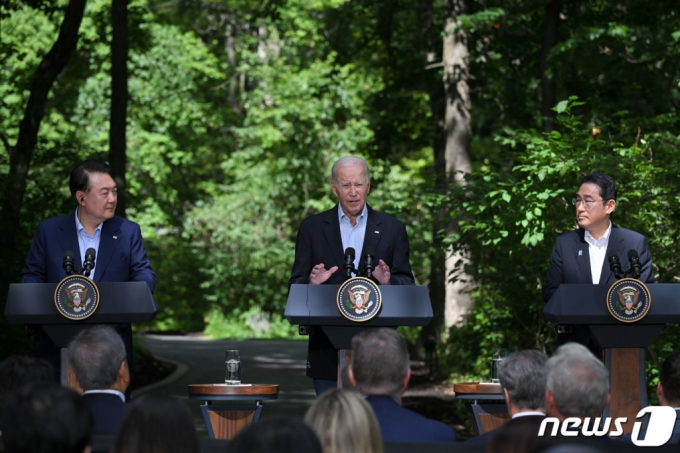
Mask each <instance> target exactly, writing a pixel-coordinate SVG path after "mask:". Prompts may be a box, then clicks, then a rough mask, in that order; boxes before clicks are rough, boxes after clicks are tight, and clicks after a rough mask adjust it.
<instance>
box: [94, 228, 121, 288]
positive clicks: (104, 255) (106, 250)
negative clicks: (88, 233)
mask: <svg viewBox="0 0 680 453" xmlns="http://www.w3.org/2000/svg"><path fill="white" fill-rule="evenodd" d="M121 224H122V219H121V218H119V217H113V218H112V219H109V220H107V221H106V222H104V225H102V234H101V239H100V241H99V251H98V252H97V255H98V256H97V261H96V270H95V273H94V281H95V282H99V281H101V278H102V275H104V271H105V270H106V267H107V266H108V264H109V262H110V261H111V257H112V256H113V252H114V251H115V250H116V247H118V244H119V243H120V241H121V240H122V237H121V229H120V226H121Z"/></svg>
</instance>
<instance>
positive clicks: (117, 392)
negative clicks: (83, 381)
mask: <svg viewBox="0 0 680 453" xmlns="http://www.w3.org/2000/svg"><path fill="white" fill-rule="evenodd" d="M91 393H108V394H110V395H118V397H119V398H120V399H121V400H123V402H125V395H123V394H122V393H121V392H119V391H118V390H113V389H103V390H86V391H84V392H83V395H89V394H91Z"/></svg>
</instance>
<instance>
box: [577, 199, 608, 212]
mask: <svg viewBox="0 0 680 453" xmlns="http://www.w3.org/2000/svg"><path fill="white" fill-rule="evenodd" d="M600 201H604V200H579V199H578V198H574V199H573V200H571V204H573V205H574V206H576V207H578V205H579V204H581V203H583V206H585V208H586V209H590V208H592V207H593V206H595V203H598V202H600Z"/></svg>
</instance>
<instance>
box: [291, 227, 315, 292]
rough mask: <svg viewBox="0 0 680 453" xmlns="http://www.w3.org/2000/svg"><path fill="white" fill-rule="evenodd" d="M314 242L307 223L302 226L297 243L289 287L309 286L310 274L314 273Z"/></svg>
mask: <svg viewBox="0 0 680 453" xmlns="http://www.w3.org/2000/svg"><path fill="white" fill-rule="evenodd" d="M312 267H314V265H313V264H312V241H311V238H310V236H309V231H308V230H307V225H306V222H304V221H303V222H302V223H301V224H300V228H299V229H298V234H297V239H296V241H295V261H293V271H292V272H291V274H290V280H288V287H289V288H290V285H292V284H309V273H310V272H311V271H312Z"/></svg>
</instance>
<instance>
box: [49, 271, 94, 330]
mask: <svg viewBox="0 0 680 453" xmlns="http://www.w3.org/2000/svg"><path fill="white" fill-rule="evenodd" d="M54 305H56V306H57V310H59V313H61V315H62V316H63V317H64V318H66V319H70V320H72V321H81V320H83V319H87V318H89V317H90V316H92V314H93V313H94V312H95V310H96V309H97V307H98V306H99V289H98V288H97V285H95V284H94V282H93V281H92V280H90V279H89V278H87V277H84V276H82V275H70V276H68V277H66V278H65V279H63V280H62V281H61V282H60V283H59V284H58V285H57V289H56V290H55V291H54Z"/></svg>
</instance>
